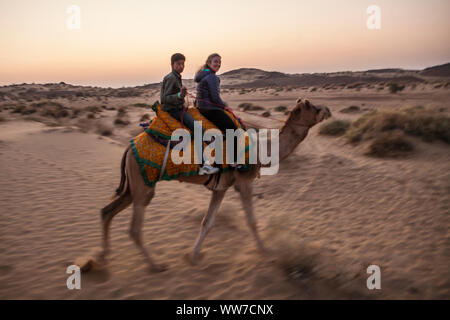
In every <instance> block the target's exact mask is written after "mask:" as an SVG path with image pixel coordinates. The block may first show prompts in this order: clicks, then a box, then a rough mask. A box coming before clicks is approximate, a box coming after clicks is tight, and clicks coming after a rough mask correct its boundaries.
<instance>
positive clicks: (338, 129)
mask: <svg viewBox="0 0 450 320" xmlns="http://www.w3.org/2000/svg"><path fill="white" fill-rule="evenodd" d="M349 127H350V121H348V120H333V121H329V122H326V123H325V124H323V125H322V126H321V127H320V130H319V134H322V135H330V136H340V135H343V134H344V133H345V132H346V131H347V129H348V128H349Z"/></svg>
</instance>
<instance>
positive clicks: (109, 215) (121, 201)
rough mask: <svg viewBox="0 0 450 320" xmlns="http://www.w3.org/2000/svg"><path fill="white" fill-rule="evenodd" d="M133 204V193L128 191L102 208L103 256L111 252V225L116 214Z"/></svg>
mask: <svg viewBox="0 0 450 320" xmlns="http://www.w3.org/2000/svg"><path fill="white" fill-rule="evenodd" d="M130 204H131V195H130V193H129V192H128V191H127V192H125V193H124V194H123V195H121V196H118V197H117V198H116V199H114V200H112V201H111V203H110V204H109V205H107V206H106V207H105V208H103V209H102V227H103V228H102V229H103V257H106V254H107V253H108V252H109V226H110V225H111V221H112V219H113V218H114V216H115V215H116V214H118V213H119V212H120V211H122V210H124V209H126V208H127V207H128V206H129V205H130Z"/></svg>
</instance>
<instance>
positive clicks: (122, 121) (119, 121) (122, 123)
mask: <svg viewBox="0 0 450 320" xmlns="http://www.w3.org/2000/svg"><path fill="white" fill-rule="evenodd" d="M114 124H115V125H119V126H126V125H129V124H130V121H128V120H127V119H122V118H116V119H115V120H114Z"/></svg>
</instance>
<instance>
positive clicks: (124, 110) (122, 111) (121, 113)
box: [117, 107, 127, 117]
mask: <svg viewBox="0 0 450 320" xmlns="http://www.w3.org/2000/svg"><path fill="white" fill-rule="evenodd" d="M126 114H127V108H126V107H120V108H119V109H118V110H117V117H123V116H124V115H126Z"/></svg>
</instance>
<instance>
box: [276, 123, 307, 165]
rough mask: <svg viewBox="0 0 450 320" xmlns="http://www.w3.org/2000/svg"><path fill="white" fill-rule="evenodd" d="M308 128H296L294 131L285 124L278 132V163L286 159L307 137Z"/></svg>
mask: <svg viewBox="0 0 450 320" xmlns="http://www.w3.org/2000/svg"><path fill="white" fill-rule="evenodd" d="M308 131H309V128H308V127H297V128H296V129H294V128H292V126H290V125H288V124H287V123H285V124H284V126H283V127H282V128H281V130H280V136H279V141H280V162H281V161H283V160H284V159H286V158H287V157H288V156H289V155H290V154H291V153H292V152H293V151H294V150H295V148H296V147H297V146H298V145H299V144H300V142H302V141H303V139H305V138H306V136H307V135H308Z"/></svg>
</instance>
